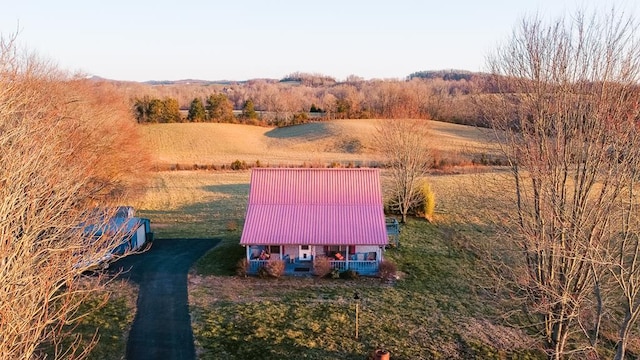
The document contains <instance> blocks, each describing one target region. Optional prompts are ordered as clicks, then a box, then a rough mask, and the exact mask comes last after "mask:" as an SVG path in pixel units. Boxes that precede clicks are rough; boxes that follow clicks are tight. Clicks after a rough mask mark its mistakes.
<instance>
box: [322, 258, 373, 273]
mask: <svg viewBox="0 0 640 360" xmlns="http://www.w3.org/2000/svg"><path fill="white" fill-rule="evenodd" d="M330 263H331V268H332V269H338V270H339V271H345V270H354V271H357V272H359V273H361V274H372V273H375V272H377V271H378V262H377V261H376V260H349V261H348V262H347V261H345V260H331V261H330Z"/></svg>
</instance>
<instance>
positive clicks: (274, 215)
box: [240, 168, 388, 245]
mask: <svg viewBox="0 0 640 360" xmlns="http://www.w3.org/2000/svg"><path fill="white" fill-rule="evenodd" d="M387 242H388V240H387V232H386V225H385V218H384V212H383V206H382V191H381V188H380V172H379V170H377V169H260V168H258V169H253V170H252V172H251V187H250V190H249V205H248V207H247V216H246V219H245V224H244V229H243V231H242V238H241V239H240V244H243V245H248V244H260V245H386V244H387Z"/></svg>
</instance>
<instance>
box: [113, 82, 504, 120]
mask: <svg viewBox="0 0 640 360" xmlns="http://www.w3.org/2000/svg"><path fill="white" fill-rule="evenodd" d="M489 79H490V77H489V76H488V75H487V74H479V73H469V72H465V71H455V70H450V71H423V72H416V73H413V74H411V75H409V76H408V77H407V79H402V80H398V79H388V80H378V79H374V80H364V79H362V78H358V77H356V76H350V77H348V78H347V79H346V80H345V81H343V82H338V81H336V80H335V79H333V78H330V77H328V76H325V75H320V74H303V73H294V74H290V75H287V76H285V77H284V78H283V79H281V80H271V79H256V80H249V81H245V82H229V83H215V82H202V81H193V82H188V81H178V82H164V83H161V84H155V83H152V84H148V83H127V82H117V83H116V86H117V87H119V88H121V89H122V90H123V91H124V92H125V93H128V94H135V95H132V97H131V99H132V103H133V105H132V106H133V107H134V108H135V111H136V117H137V120H138V122H140V123H167V122H183V121H189V122H200V121H212V122H235V123H248V124H252V125H269V126H273V125H275V126H286V125H294V124H299V123H303V122H306V121H308V120H309V119H310V118H313V119H323V120H331V119H360V118H387V119H401V118H413V119H432V120H440V121H447V122H455V123H460V124H468V125H484V124H485V123H484V122H483V121H482V117H481V116H479V113H478V111H477V110H476V109H475V108H474V102H475V101H477V97H478V96H480V97H481V96H483V95H484V94H487V93H492V92H495V91H496V90H497V89H496V88H495V87H494V86H492V85H491V82H490V81H489ZM474 96H475V97H474ZM181 110H182V112H181ZM234 110H235V111H236V114H237V115H234V113H233V111H234ZM254 111H255V113H254Z"/></svg>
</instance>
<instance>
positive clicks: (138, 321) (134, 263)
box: [110, 239, 219, 360]
mask: <svg viewBox="0 0 640 360" xmlns="http://www.w3.org/2000/svg"><path fill="white" fill-rule="evenodd" d="M218 242H219V240H216V239H157V240H155V241H154V243H153V246H152V247H151V249H150V250H149V251H147V252H146V253H143V254H139V255H132V256H128V257H126V258H123V259H120V260H119V261H117V262H115V263H113V264H112V265H111V267H110V271H113V272H115V271H124V272H123V273H122V274H121V275H120V276H121V277H123V278H126V279H129V280H130V281H133V282H135V283H136V284H138V285H139V287H140V291H139V293H138V301H137V311H136V316H135V319H134V322H133V325H132V327H131V331H130V333H129V339H128V342H127V354H126V358H127V359H128V360H147V359H149V360H151V359H154V360H155V359H167V360H183V359H184V360H193V359H195V348H194V344H193V332H192V330H191V320H190V316H189V303H188V296H187V273H188V272H189V268H190V267H191V266H192V265H193V263H194V262H195V261H196V260H197V259H199V258H200V257H201V256H202V255H204V254H205V253H206V252H207V251H208V250H209V249H211V248H213V247H214V246H216V245H217V244H218Z"/></svg>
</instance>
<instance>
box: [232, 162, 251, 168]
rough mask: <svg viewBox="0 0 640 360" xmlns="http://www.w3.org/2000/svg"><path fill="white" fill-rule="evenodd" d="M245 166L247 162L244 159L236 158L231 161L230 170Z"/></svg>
mask: <svg viewBox="0 0 640 360" xmlns="http://www.w3.org/2000/svg"><path fill="white" fill-rule="evenodd" d="M247 168H248V166H247V163H246V162H244V161H240V160H236V161H234V162H232V163H231V170H246V169H247Z"/></svg>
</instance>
